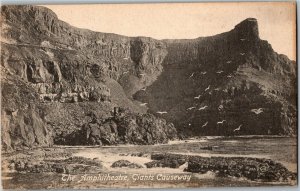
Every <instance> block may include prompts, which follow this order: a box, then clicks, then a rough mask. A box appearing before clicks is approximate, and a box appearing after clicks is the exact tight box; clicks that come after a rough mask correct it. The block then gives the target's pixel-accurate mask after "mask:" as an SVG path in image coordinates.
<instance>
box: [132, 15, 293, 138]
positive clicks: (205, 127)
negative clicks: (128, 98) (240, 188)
mask: <svg viewBox="0 0 300 191" xmlns="http://www.w3.org/2000/svg"><path fill="white" fill-rule="evenodd" d="M165 42H166V44H167V51H168V55H167V57H166V58H165V60H164V62H163V67H164V71H163V73H162V74H161V75H160V76H159V78H158V80H157V81H155V83H153V84H152V85H151V86H149V87H148V88H147V90H146V91H140V92H137V93H136V94H135V96H134V97H135V98H136V99H138V100H142V101H143V102H148V103H149V106H150V111H152V112H153V113H155V112H156V111H167V112H168V113H167V114H164V115H165V118H166V119H168V120H169V121H172V122H174V124H175V126H176V127H177V128H179V129H180V131H181V133H182V134H184V135H193V136H195V135H235V134H272V135H273V134H276V135H278V134H281V135H293V134H294V135H295V134H296V119H297V116H296V64H295V62H293V61H290V60H289V59H288V58H287V57H286V56H284V55H278V54H277V53H275V52H274V51H273V49H272V48H271V45H270V44H268V43H267V42H266V41H263V40H261V39H260V38H259V35H258V25H257V20H256V19H253V18H249V19H246V20H245V21H243V22H241V23H240V24H238V25H237V26H236V27H235V28H234V29H233V30H231V31H229V32H227V33H223V34H220V35H216V36H212V37H207V38H198V39H194V40H165ZM200 108H202V109H200ZM259 108H262V109H261V110H262V111H263V112H261V113H259V114H255V113H254V111H255V110H253V109H259ZM199 109H200V110H199ZM223 120H225V121H224V122H222V121H223ZM218 122H222V123H218ZM239 126H240V127H241V128H239V129H238V130H235V131H234V129H237V128H238V127H239Z"/></svg>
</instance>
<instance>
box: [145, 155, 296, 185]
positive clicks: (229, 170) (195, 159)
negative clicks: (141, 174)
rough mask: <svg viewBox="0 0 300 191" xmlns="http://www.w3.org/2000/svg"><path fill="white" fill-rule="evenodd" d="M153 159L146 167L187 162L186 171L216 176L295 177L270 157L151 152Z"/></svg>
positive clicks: (276, 179)
mask: <svg viewBox="0 0 300 191" xmlns="http://www.w3.org/2000/svg"><path fill="white" fill-rule="evenodd" d="M151 159H152V160H153V161H151V162H149V163H146V164H145V165H146V166H147V168H154V167H168V168H179V167H180V166H181V165H183V164H185V163H187V164H188V165H187V167H186V168H185V169H184V171H186V172H193V173H202V174H203V173H207V172H208V171H211V172H214V173H216V174H217V175H218V176H230V177H238V178H239V177H244V178H247V179H249V180H258V181H266V182H278V181H279V182H285V181H286V182H288V181H291V180H296V179H297V174H296V173H293V172H290V171H289V170H288V169H287V168H286V167H284V166H283V165H282V164H281V163H277V162H275V161H273V160H271V159H260V158H246V157H201V156H189V155H180V154H168V153H159V154H152V155H151Z"/></svg>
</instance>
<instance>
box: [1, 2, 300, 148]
mask: <svg viewBox="0 0 300 191" xmlns="http://www.w3.org/2000/svg"><path fill="white" fill-rule="evenodd" d="M1 47H2V48H1V85H2V107H1V118H2V127H3V128H2V132H3V133H2V142H3V143H4V144H3V146H4V147H5V149H11V148H12V149H16V148H20V147H32V146H34V145H51V144H52V143H53V142H54V144H57V143H58V142H59V143H61V142H68V140H67V141H66V140H64V141H62V139H65V137H70V136H72V135H74V134H76V133H78V132H81V131H86V130H84V128H86V127H87V126H89V125H87V124H89V122H88V117H87V115H88V114H89V113H90V112H93V113H94V114H95V116H96V118H97V119H99V120H100V119H103V120H104V119H105V120H106V121H107V120H108V121H110V122H109V123H116V124H119V125H121V124H122V120H121V121H118V120H117V122H116V119H112V117H113V115H112V111H113V109H114V108H126V109H128V110H129V111H130V112H129V113H131V114H130V115H129V116H131V118H133V121H135V124H136V125H137V127H141V128H142V129H147V128H145V127H146V126H148V125H147V124H148V122H147V123H146V124H145V123H139V122H138V121H141V120H142V119H143V118H145V120H146V119H147V120H149V123H150V124H151V125H150V126H153V124H155V125H156V126H158V128H150V131H151V132H150V134H151V135H152V134H153V135H155V134H156V133H157V132H164V134H163V135H162V137H163V138H162V139H163V140H161V139H159V141H156V140H155V141H153V140H152V139H150V138H143V139H142V140H143V141H140V140H139V141H137V142H138V143H142V144H146V143H157V142H165V141H166V140H167V139H169V138H170V136H169V134H168V130H165V129H164V128H166V127H170V129H172V131H176V130H175V129H174V128H172V124H168V123H174V124H175V127H176V128H177V129H178V130H179V131H180V134H182V135H188V136H197V135H233V134H282V135H293V134H295V133H296V86H295V84H296V70H295V68H296V65H295V62H293V61H290V60H289V59H288V58H287V57H286V56H284V55H278V54H277V53H275V52H274V51H273V49H272V48H271V45H269V44H268V43H267V42H266V41H263V40H260V38H259V33H258V26H257V21H256V20H255V19H247V20H245V21H243V22H241V23H240V24H238V25H237V26H236V27H235V28H234V29H233V30H232V31H229V32H227V33H223V34H220V35H216V36H212V37H205V38H198V39H193V40H163V41H159V40H155V39H152V38H147V37H133V38H130V37H126V36H121V35H116V34H107V33H100V32H93V31H90V30H86V29H79V28H75V27H73V26H70V25H69V24H67V23H65V22H63V21H60V20H59V19H58V18H57V16H56V15H55V14H54V13H53V12H52V11H51V10H49V9H47V8H44V7H38V6H2V7H1ZM200 108H204V109H200ZM259 108H261V109H260V110H259ZM199 109H200V110H199ZM253 109H258V110H259V111H258V112H259V114H255V111H256V110H253ZM261 110H262V112H261ZM159 111H166V112H167V113H164V114H161V115H159V114H157V112H159ZM132 113H134V114H132ZM147 113H148V114H147ZM149 113H152V114H154V115H155V116H156V117H155V116H154V115H152V114H149ZM149 115H150V116H149ZM161 117H163V118H165V119H166V120H167V122H166V121H164V120H163V119H160V118H161ZM140 118H142V119H140ZM150 119H151V120H150ZM222 120H225V121H224V122H222V123H218V122H220V121H222ZM112 121H113V122H112ZM123 121H127V120H125V119H124V120H123ZM142 121H143V120H142ZM105 124H106V123H104V122H101V123H97V124H96V125H97V126H99V128H96V129H101V128H100V127H101V126H103V125H104V126H105ZM240 125H241V127H240ZM238 127H240V129H238V130H236V131H234V129H236V128H238ZM129 129H138V128H131V127H129ZM96 131H97V132H101V131H98V130H96ZM134 131H139V130H134ZM105 132H109V131H105ZM155 132H156V133H155ZM144 133H145V132H143V131H140V132H136V135H139V136H142V137H143V136H146V137H147V136H148V137H149V135H144ZM102 134H105V133H103V132H102ZM171 134H172V136H173V135H174V133H170V135H171ZM175 134H176V133H175ZM69 135H70V136H69ZM97 136H98V135H97ZM126 136H127V134H126ZM132 136H133V135H132ZM174 136H175V135H174ZM104 137H105V136H104ZM150 137H151V136H150ZM98 138H99V137H98ZM101 139H102V136H100V138H99V140H101ZM121 139H123V142H128V143H137V142H135V140H137V139H136V138H132V139H131V138H130V137H129V138H128V137H127V138H124V136H123V137H122V136H121V137H120V140H121ZM55 140H59V141H58V142H55ZM102 140H103V139H102ZM116 140H119V139H116ZM89 141H91V140H89ZM92 142H93V141H92Z"/></svg>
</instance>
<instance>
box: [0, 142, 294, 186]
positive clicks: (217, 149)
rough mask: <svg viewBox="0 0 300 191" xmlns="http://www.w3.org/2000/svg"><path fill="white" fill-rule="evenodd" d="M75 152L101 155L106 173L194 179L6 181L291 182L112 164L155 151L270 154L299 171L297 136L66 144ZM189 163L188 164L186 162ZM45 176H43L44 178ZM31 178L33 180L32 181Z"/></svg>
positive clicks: (16, 177)
mask: <svg viewBox="0 0 300 191" xmlns="http://www.w3.org/2000/svg"><path fill="white" fill-rule="evenodd" d="M203 147H212V150H203V149H201V148H203ZM64 149H66V150H69V151H71V152H72V153H73V155H74V156H83V157H88V158H98V159H100V160H101V161H102V163H103V166H104V169H103V170H102V173H109V174H112V175H113V174H120V173H121V174H126V175H128V176H129V177H132V175H133V174H138V175H157V174H163V175H182V176H183V175H191V177H192V178H191V180H190V181H188V182H186V181H183V182H180V181H177V182H172V181H133V180H132V179H131V180H130V181H128V182H122V181H119V182H114V181H106V182H103V181H102V182H97V183H96V182H93V183H89V182H81V183H74V182H71V183H70V182H68V183H66V182H62V181H61V175H59V174H46V173H45V174H34V173H32V174H29V173H27V174H20V173H17V174H12V175H11V176H12V177H11V179H9V178H6V179H5V180H3V181H4V183H6V182H7V183H9V182H10V183H14V185H15V187H18V186H19V187H20V186H22V187H24V188H26V187H29V188H30V187H34V186H36V188H47V187H48V188H56V187H58V188H70V187H71V188H99V187H102V188H103V187H132V188H133V187H153V188H154V187H155V188H158V187H178V188H179V187H215V186H217V187H222V186H266V185H278V184H279V185H289V183H273V182H259V181H249V180H246V179H242V178H233V177H226V178H224V177H216V175H215V174H214V173H213V172H208V173H206V174H195V173H194V174H193V173H187V172H183V167H180V168H179V169H171V168H151V169H146V168H142V169H129V168H111V167H110V166H111V164H112V163H113V162H115V161H117V160H121V159H124V160H128V161H131V162H135V163H138V164H141V165H144V163H146V162H150V161H151V159H150V155H151V153H156V152H158V153H162V152H168V153H178V154H185V155H187V154H188V155H199V156H204V157H211V156H224V157H235V156H239V157H255V158H267V159H272V160H274V161H276V162H280V163H282V164H283V165H284V166H285V167H286V168H288V169H289V170H290V171H292V172H297V139H296V138H286V137H265V136H261V137H229V138H225V137H205V138H199V139H191V140H185V141H172V142H170V144H163V145H121V146H104V147H64ZM140 152H142V153H144V155H143V157H137V156H131V154H132V153H140ZM184 165H186V164H184ZM41 177H43V179H41ZM28 179H30V182H31V184H30V185H28V184H27V182H28Z"/></svg>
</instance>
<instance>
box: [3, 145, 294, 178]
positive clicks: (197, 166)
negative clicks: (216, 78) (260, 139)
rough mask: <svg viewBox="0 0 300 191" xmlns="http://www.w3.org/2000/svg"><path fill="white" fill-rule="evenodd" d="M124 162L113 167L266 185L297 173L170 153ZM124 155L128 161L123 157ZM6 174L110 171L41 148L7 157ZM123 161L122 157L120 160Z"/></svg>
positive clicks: (252, 162) (257, 161)
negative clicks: (174, 171) (207, 175)
mask: <svg viewBox="0 0 300 191" xmlns="http://www.w3.org/2000/svg"><path fill="white" fill-rule="evenodd" d="M119 156H120V157H121V160H116V161H114V162H113V161H112V162H113V163H112V165H111V166H110V167H111V168H135V169H139V168H143V165H145V166H146V167H147V168H173V169H176V168H177V169H180V170H181V169H182V171H184V172H191V173H195V174H205V173H209V172H210V173H214V174H215V175H216V176H218V177H236V178H245V179H248V180H252V181H262V182H287V183H288V182H292V181H296V179H297V173H294V172H291V171H289V170H288V169H287V168H286V167H285V166H283V165H282V164H281V163H278V162H275V161H273V160H271V159H265V158H250V157H202V156H195V155H182V154H170V153H152V154H151V155H149V153H144V152H140V153H131V154H130V153H129V154H128V155H124V154H120V155H119ZM123 156H124V159H122V157H123ZM126 157H127V158H128V157H146V158H149V157H150V159H151V160H152V161H150V162H146V163H144V164H142V163H141V162H133V161H128V160H125V158H126ZM5 159H6V160H5V161H6V162H5V164H2V170H3V171H4V172H21V173H22V172H30V173H49V172H51V173H59V174H62V173H64V174H74V173H99V172H104V171H105V172H106V171H107V169H106V167H105V166H104V165H103V161H102V159H101V158H86V157H80V156H73V154H72V153H65V152H64V151H63V150H62V149H48V150H47V151H46V150H43V149H40V150H38V151H35V152H32V153H31V152H26V153H24V152H23V153H18V154H12V155H9V156H5ZM119 159H120V158H119Z"/></svg>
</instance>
